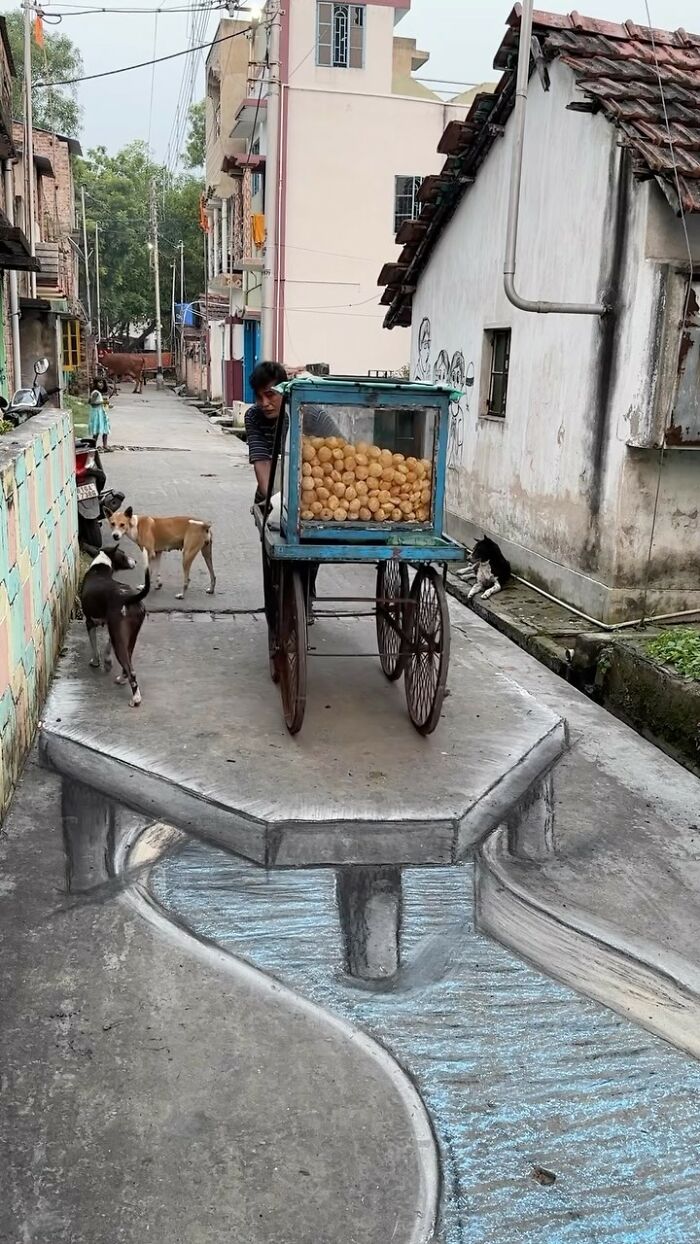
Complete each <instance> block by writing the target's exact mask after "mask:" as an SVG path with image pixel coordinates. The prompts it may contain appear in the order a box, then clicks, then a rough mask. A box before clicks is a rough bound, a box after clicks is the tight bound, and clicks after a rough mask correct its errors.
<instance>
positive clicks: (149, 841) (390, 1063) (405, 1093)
mask: <svg viewBox="0 0 700 1244" xmlns="http://www.w3.org/2000/svg"><path fill="white" fill-rule="evenodd" d="M180 836H182V837H183V838H188V837H189V835H188V834H184V833H183V834H181V831H179V830H173V828H172V827H171V826H169V825H165V824H164V823H163V822H162V821H155V822H153V823H152V824H150V825H147V826H145V828H144V826H143V825H142V824H141V825H136V826H134V827H133V828H132V829H131V831H129V832H127V833H125V834H124V835H123V836H120V837H119V839H118V841H117V843H116V845H115V850H114V868H115V872H116V874H117V876H122V877H124V879H125V880H127V878H128V874H127V871H126V864H127V860H128V859H129V862H133V863H134V864H135V865H136V866H138V865H139V863H141V866H143V862H144V861H139V854H141V855H143V854H145V855H146V858H149V857H150V858H151V860H152V862H153V863H154V864H155V862H156V860H157V859H158V857H159V856H160V855H161V854H162V851H163V849H164V847H165V845H166V844H167V842H168V841H172V840H173V837H178V838H179V837H180ZM154 848H155V850H154ZM120 900H121V901H123V902H124V903H125V904H126V905H127V906H129V907H131V908H132V909H133V910H134V911H136V912H137V913H138V914H139V915H140V916H141V917H142V918H143V919H144V920H147V921H148V923H149V924H151V925H153V927H154V928H155V929H156V930H157V931H158V932H159V933H160V934H161V935H162V936H163V937H165V938H166V939H167V940H169V941H171V942H174V943H175V945H177V946H180V947H183V946H184V947H186V949H187V950H188V951H189V953H191V954H194V955H195V957H196V958H198V959H200V960H202V962H204V963H206V964H207V966H208V967H211V968H214V969H215V970H216V971H221V972H224V973H226V974H228V975H229V976H231V977H233V978H234V979H236V980H238V981H240V982H241V983H243V984H245V985H248V986H249V987H252V988H254V989H257V990H258V991H259V992H262V993H266V994H271V995H274V996H275V999H276V1000H277V1001H283V1002H285V1003H286V1004H287V1005H288V1006H289V1007H290V1009H291V1010H293V1011H297V1012H300V1013H301V1014H303V1015H307V1016H311V1017H312V1018H314V1019H315V1020H320V1021H321V1022H322V1023H324V1024H326V1025H327V1026H328V1027H330V1028H333V1029H335V1031H336V1032H338V1033H341V1034H342V1035H343V1037H345V1038H346V1040H348V1041H349V1042H350V1043H351V1044H352V1045H354V1046H355V1047H356V1048H357V1047H359V1049H360V1050H361V1051H362V1052H363V1054H365V1055H366V1056H367V1057H368V1058H370V1059H372V1060H373V1061H374V1062H375V1063H376V1064H377V1065H378V1066H379V1068H380V1069H381V1071H382V1072H383V1073H384V1075H386V1076H387V1078H388V1079H389V1080H390V1082H391V1084H392V1085H393V1087H394V1088H395V1089H396V1092H397V1093H398V1095H399V1098H400V1099H401V1101H402V1103H403V1106H404V1108H405V1110H406V1113H407V1115H408V1118H409V1120H410V1123H411V1126H412V1128H413V1135H414V1139H415V1143H416V1149H417V1154H418V1169H419V1171H420V1173H421V1180H420V1185H419V1187H418V1190H417V1194H416V1209H415V1217H416V1221H415V1224H414V1226H413V1230H412V1232H411V1235H410V1236H409V1237H408V1238H407V1240H406V1244H434V1241H435V1235H434V1232H435V1229H436V1225H437V1215H438V1207H439V1197H440V1162H439V1157H438V1147H437V1142H436V1139H435V1134H434V1132H433V1127H432V1124H431V1121H430V1116H429V1114H428V1111H427V1110H426V1107H425V1105H424V1103H423V1100H422V1098H421V1097H420V1094H419V1093H418V1091H417V1089H416V1088H415V1087H414V1085H413V1084H412V1082H411V1080H410V1078H409V1076H408V1075H407V1074H406V1072H405V1071H404V1070H403V1069H402V1068H401V1066H400V1065H399V1063H398V1062H397V1061H396V1059H395V1058H394V1057H393V1055H392V1054H390V1053H389V1051H388V1050H387V1049H385V1048H384V1046H383V1045H381V1044H380V1043H379V1042H378V1041H376V1040H375V1039H374V1038H373V1037H370V1036H369V1035H368V1034H367V1033H366V1032H363V1031H362V1030H361V1029H359V1028H355V1027H353V1025H352V1024H350V1023H348V1021H347V1020H344V1019H341V1018H340V1016H338V1015H334V1014H333V1012H331V1011H327V1010H325V1009H324V1008H323V1007H321V1006H319V1005H318V1004H317V1003H316V1002H311V1001H310V1000H309V999H308V998H305V997H304V996H303V995H302V994H299V993H297V992H296V990H294V989H290V988H289V986H288V985H282V984H281V983H280V982H279V981H276V980H274V979H273V978H272V977H270V976H268V975H267V974H266V973H265V972H263V971H261V969H260V968H256V967H254V966H253V965H252V964H251V963H248V962H247V961H246V960H244V959H240V958H239V957H238V956H237V955H234V954H232V953H231V952H230V951H227V950H223V949H222V948H221V947H220V946H216V945H215V944H214V943H213V942H209V941H206V940H205V939H203V938H201V937H199V936H198V935H197V934H196V933H194V932H193V931H192V930H191V929H190V928H188V926H187V925H185V924H178V923H176V922H175V921H174V920H173V919H172V918H171V917H169V916H168V915H166V913H165V910H164V908H162V907H161V906H160V904H159V903H158V902H157V900H156V899H155V897H154V896H153V894H152V893H151V891H150V890H149V889H148V886H147V884H146V882H144V880H143V879H140V880H138V881H135V882H132V883H131V884H129V885H127V886H126V887H125V889H124V890H123V891H122V893H121V894H120Z"/></svg>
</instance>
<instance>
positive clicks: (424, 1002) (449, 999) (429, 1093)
mask: <svg viewBox="0 0 700 1244" xmlns="http://www.w3.org/2000/svg"><path fill="white" fill-rule="evenodd" d="M472 882H473V873H472V867H471V865H466V866H464V867H460V868H435V869H406V870H405V872H404V887H405V900H404V927H403V934H402V955H403V960H404V968H403V970H402V973H401V976H400V978H399V987H398V988H397V989H387V988H386V987H384V988H383V989H382V990H380V991H379V992H372V991H371V990H369V989H367V988H360V987H358V986H357V985H353V984H349V983H348V982H347V981H346V980H345V979H344V978H343V975H342V970H341V949H340V941H339V932H338V921H337V916H336V912H335V898H334V881H333V874H332V872H330V871H327V870H314V871H306V870H304V871H286V872H285V871H283V872H275V873H271V874H266V873H264V872H262V871H260V870H257V869H255V868H253V867H251V866H250V865H246V864H244V863H241V862H240V861H238V860H236V859H235V858H233V857H231V856H229V855H226V854H225V853H224V852H222V851H218V850H216V849H214V848H210V847H207V846H205V845H203V844H201V843H194V842H192V843H191V844H190V845H188V846H187V847H186V848H185V849H184V850H183V851H182V852H181V853H179V854H176V855H173V856H171V857H168V858H164V859H162V860H161V861H160V862H159V863H158V864H157V865H156V866H155V868H154V870H153V873H152V875H151V888H152V890H153V893H154V895H155V897H156V898H157V899H158V901H159V902H160V903H161V904H162V906H163V907H164V908H165V909H166V911H167V910H169V911H171V912H172V913H173V914H175V915H177V916H178V917H179V919H181V920H183V921H184V922H185V923H186V924H187V925H188V926H189V927H190V928H191V929H192V930H193V931H194V932H196V933H197V934H198V935H199V936H201V937H204V938H207V939H209V940H211V941H213V942H216V943H217V944H219V945H220V946H222V947H223V948H224V949H227V950H229V951H231V952H232V953H235V954H237V955H240V956H242V957H243V958H245V959H248V960H249V961H250V962H251V963H253V964H255V966H256V967H258V968H261V969H263V970H264V971H266V972H268V973H270V974H271V975H273V976H276V977H278V978H279V979H280V980H282V981H283V982H284V983H285V984H287V985H289V986H291V987H292V988H295V989H297V990H298V991H299V992H300V993H302V994H304V995H306V996H307V997H308V998H311V999H312V1000H313V1001H314V1002H317V1003H319V1004H320V1005H322V1006H324V1007H326V1008H327V1009H328V1010H331V1011H335V1012H336V1013H337V1014H340V1015H342V1016H343V1017H344V1018H346V1019H348V1020H350V1021H351V1022H352V1023H354V1024H356V1025H359V1026H361V1027H363V1028H364V1029H366V1030H367V1031H368V1032H369V1033H370V1034H371V1035H372V1036H374V1037H375V1038H377V1039H378V1040H380V1041H381V1042H383V1044H384V1045H385V1046H387V1048H388V1049H390V1050H391V1051H392V1053H393V1054H394V1056H395V1057H396V1058H397V1059H398V1061H399V1062H400V1063H401V1065H402V1066H403V1067H404V1068H406V1070H407V1071H409V1072H410V1074H411V1075H412V1076H413V1078H414V1080H415V1082H416V1083H417V1085H418V1087H419V1089H420V1091H421V1093H422V1095H423V1099H424V1101H425V1103H426V1106H427V1108H428V1110H429V1112H430V1115H431V1117H432V1120H433V1124H434V1127H435V1130H436V1134H437V1137H438V1142H439V1145H440V1152H441V1159H442V1166H443V1195H442V1211H441V1224H440V1229H439V1232H438V1239H439V1241H440V1244H487V1241H488V1242H489V1244H592V1242H594V1241H596V1242H597V1241H605V1242H606V1244H611V1242H614V1244H690V1242H691V1241H695V1240H697V1239H698V1238H700V1229H699V1228H698V1221H700V1213H699V1211H700V1179H698V1168H699V1165H700V1162H699V1159H698V1150H699V1142H700V1065H698V1064H697V1063H696V1062H695V1061H694V1060H693V1059H690V1058H686V1057H685V1056H683V1055H682V1054H680V1053H679V1052H677V1051H676V1050H674V1049H673V1048H672V1047H670V1046H668V1045H666V1044H665V1043H664V1042H662V1041H660V1040H657V1039H656V1038H653V1037H651V1036H650V1035H649V1034H647V1033H646V1032H644V1031H643V1030H641V1029H639V1028H637V1027H636V1026H634V1025H633V1024H630V1023H628V1022H627V1021H625V1020H622V1019H620V1018H619V1017H618V1016H616V1015H614V1014H613V1013H612V1012H610V1011H607V1010H605V1009H604V1008H602V1007H599V1006H598V1005H596V1004H595V1003H593V1002H589V1001H587V1000H585V999H582V998H579V997H578V996H577V995H576V994H574V993H572V992H571V991H570V990H568V989H565V988H564V987H562V986H559V985H557V984H555V983H553V982H551V981H549V980H547V979H546V978H545V977H543V976H541V975H540V974H539V973H538V972H536V971H533V970H532V969H531V968H529V967H527V966H526V965H524V964H522V963H520V962H519V961H518V960H517V959H515V958H514V957H513V956H512V955H510V954H509V953H508V952H506V951H505V950H503V949H502V948H500V947H499V946H497V945H496V944H495V943H492V942H490V941H489V940H487V939H486V938H483V937H481V936H480V935H479V934H477V933H475V932H474V930H473V924H472ZM536 1168H544V1170H545V1171H550V1172H552V1173H553V1174H554V1175H555V1176H556V1181H555V1182H554V1183H550V1184H546V1183H541V1182H538V1179H537V1178H536V1177H535V1174H536ZM540 1178H546V1177H543V1176H540Z"/></svg>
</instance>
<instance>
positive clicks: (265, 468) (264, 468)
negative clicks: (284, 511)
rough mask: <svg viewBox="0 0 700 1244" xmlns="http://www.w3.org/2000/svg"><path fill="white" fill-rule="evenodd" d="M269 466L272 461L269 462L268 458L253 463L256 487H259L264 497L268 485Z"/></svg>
mask: <svg viewBox="0 0 700 1244" xmlns="http://www.w3.org/2000/svg"><path fill="white" fill-rule="evenodd" d="M271 466H272V463H271V462H270V459H269V458H268V459H266V460H265V461H263V462H254V463H253V470H254V471H255V478H256V480H257V481H258V488H259V489H260V491H261V493H262V494H263V496H265V497H266V496H267V490H268V488H269V485H270V467H271Z"/></svg>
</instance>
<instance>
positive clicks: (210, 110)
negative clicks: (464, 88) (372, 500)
mask: <svg viewBox="0 0 700 1244" xmlns="http://www.w3.org/2000/svg"><path fill="white" fill-rule="evenodd" d="M273 3H275V4H276V0H269V3H268V5H267V6H266V9H265V11H264V13H263V15H262V18H261V20H260V22H259V24H258V26H257V28H256V29H255V30H254V31H252V32H251V31H250V30H249V29H248V32H247V33H246V26H247V23H244V22H240V21H238V22H233V21H224V22H222V23H221V24H220V26H219V30H218V31H217V35H216V38H215V41H214V43H213V45H212V49H211V52H210V55H209V57H208V60H207V114H206V138H207V160H206V184H207V203H206V208H207V214H208V219H209V231H208V235H207V237H208V252H209V289H210V291H211V293H212V294H215V295H218V296H219V297H221V295H223V294H226V295H227V296H228V308H229V314H228V316H223V317H220V318H218V319H215V320H212V319H211V317H210V333H209V338H210V391H211V392H212V395H213V396H218V395H223V398H224V401H225V402H226V403H227V404H232V403H233V401H235V400H241V399H243V400H245V399H246V398H247V397H248V394H247V393H246V377H247V376H248V374H249V372H250V370H251V368H252V366H253V365H254V363H255V361H256V360H257V359H258V357H259V354H260V348H261V347H260V339H261V335H260V319H261V311H262V285H263V268H264V265H265V262H266V253H267V252H266V243H267V242H269V241H270V240H271V241H272V242H273V244H274V245H273V246H272V248H271V253H273V254H276V256H277V260H276V270H275V272H274V295H273V298H272V301H273V303H274V306H273V307H272V309H271V315H272V318H273V323H272V331H271V334H270V337H271V340H272V342H273V343H274V344H273V351H274V353H275V354H276V356H277V357H278V358H280V359H283V360H285V361H286V362H287V363H290V364H298V365H302V366H306V365H308V364H312V363H325V364H327V365H328V366H329V367H330V369H331V371H332V372H335V373H355V374H365V375H366V374H367V373H369V372H373V371H374V372H391V371H397V370H400V369H401V368H402V367H404V366H406V365H407V364H408V361H409V354H410V341H409V337H408V334H407V333H402V332H399V333H397V332H394V333H387V332H386V331H385V330H384V329H383V328H382V319H383V315H382V310H381V308H380V306H379V292H380V291H379V290H378V288H377V283H376V282H377V270H378V266H379V265H380V264H381V262H382V260H384V259H386V258H387V255H388V254H390V253H391V252H392V250H393V251H394V253H395V254H396V255H397V256H398V254H399V248H398V247H397V246H396V245H395V242H394V238H395V234H396V231H397V229H398V228H399V227H400V226H401V225H402V223H403V222H404V221H410V220H411V219H412V218H413V217H414V216H415V215H416V214H417V212H418V210H419V202H420V186H421V182H422V180H423V178H424V177H426V176H428V175H429V174H432V173H437V172H438V171H439V168H440V163H441V162H440V157H439V155H438V154H437V145H438V142H439V139H440V136H441V134H442V132H443V130H444V128H445V126H446V125H447V124H448V122H449V121H450V120H461V119H462V118H463V117H464V115H465V112H466V108H467V103H468V101H467V100H465V99H459V100H458V101H452V102H451V103H445V102H444V101H443V100H442V99H440V98H439V97H438V96H437V95H436V94H434V93H433V92H432V91H430V90H428V88H427V87H426V86H425V85H424V84H423V83H422V82H420V81H417V80H416V77H415V76H414V74H415V73H416V71H417V70H419V69H421V68H422V67H423V66H424V65H425V63H426V61H427V59H428V55H427V53H425V52H420V51H419V50H418V49H417V48H416V44H415V40H413V39H404V38H397V37H395V35H394V27H395V24H396V22H397V21H399V20H400V18H401V17H403V16H404V14H405V13H406V12H407V11H408V8H409V5H410V0H396V3H391V0H365V2H364V3H361V4H347V3H334V2H330V0H289V3H286V4H285V5H284V6H283V9H282V10H281V11H280V12H279V21H280V24H281V34H280V56H279V66H276V65H275V64H272V65H270V26H271V18H272V16H273V13H272V5H273ZM271 76H272V78H273V81H275V80H276V79H277V77H278V78H279V85H280V103H279V127H278V128H279V148H278V161H277V163H278V169H279V176H278V178H277V180H276V184H274V185H271V184H270V182H269V178H267V177H266V163H267V155H268V116H267V114H268V103H271V97H270V96H269V93H268V92H269V85H270V78H271ZM270 195H275V196H276V207H277V211H276V213H275V215H276V229H275V237H274V238H273V239H267V238H266V215H268V214H269V207H270V198H269V196H270ZM266 208H267V209H268V211H267V213H266Z"/></svg>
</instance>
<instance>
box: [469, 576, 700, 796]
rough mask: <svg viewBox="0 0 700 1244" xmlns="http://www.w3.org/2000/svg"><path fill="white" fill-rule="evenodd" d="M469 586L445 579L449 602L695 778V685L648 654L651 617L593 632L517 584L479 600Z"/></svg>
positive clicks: (699, 754) (698, 735)
mask: <svg viewBox="0 0 700 1244" xmlns="http://www.w3.org/2000/svg"><path fill="white" fill-rule="evenodd" d="M470 586H471V584H469V583H465V582H463V581H462V580H460V579H458V578H456V577H455V576H454V575H451V576H449V577H448V584H447V589H448V591H449V593H450V595H452V596H454V597H455V599H456V600H459V601H460V602H461V603H462V604H465V605H466V604H467V603H468V604H469V607H470V608H471V609H473V610H474V612H475V613H477V614H478V616H479V617H481V618H483V619H484V620H485V621H486V622H488V623H489V624H490V625H491V626H493V627H495V628H496V630H498V631H500V632H501V634H503V635H506V636H507V638H508V639H511V640H512V641H513V642H514V643H516V644H517V645H518V647H519V648H523V649H524V650H525V651H526V652H529V653H530V655H531V656H533V657H536V658H537V660H538V661H540V662H541V663H542V664H543V665H545V666H546V667H547V668H548V669H550V670H552V671H553V673H555V674H558V675H559V676H560V677H561V678H564V679H565V680H566V681H567V682H568V683H569V684H570V685H571V686H573V687H575V688H576V690H577V691H581V692H583V693H584V695H587V696H588V697H589V698H590V699H592V700H594V701H595V703H596V704H600V705H601V706H602V707H603V708H606V709H607V710H608V711H609V712H611V713H613V714H614V715H615V716H616V717H618V718H620V720H621V721H624V722H625V723H626V724H627V725H628V726H632V728H633V729H634V730H636V731H637V732H638V733H639V734H641V735H642V736H643V738H646V739H649V741H650V742H652V743H655V744H656V746H657V747H660V748H661V749H662V750H663V751H665V752H666V753H667V754H668V755H669V756H672V757H673V759H674V760H677V761H678V762H679V764H682V765H684V766H685V767H686V768H687V769H690V771H691V772H692V773H695V774H698V775H699V776H700V683H698V682H696V681H693V680H692V679H688V678H684V677H682V676H681V675H680V674H679V673H677V672H676V671H675V670H673V669H672V668H670V667H669V666H664V665H662V664H660V663H659V662H658V661H656V660H653V659H652V658H651V657H650V656H649V655H648V653H647V651H646V645H647V641H648V640H650V639H652V638H653V637H654V636H656V635H659V634H661V633H663V630H662V628H660V627H659V626H653V625H652V624H651V623H650V624H649V625H648V626H647V627H646V628H644V629H641V628H640V629H638V630H627V631H620V632H610V631H592V630H591V629H590V625H589V624H588V623H585V622H583V621H582V619H581V618H577V617H576V615H574V614H573V613H571V612H569V611H568V610H567V609H566V608H563V607H558V606H556V605H553V604H551V603H550V602H547V601H546V600H543V599H542V598H541V597H540V598H539V599H538V598H537V597H536V594H535V592H534V590H529V589H527V588H524V587H523V586H521V585H520V584H514V585H513V586H509V587H507V588H506V590H505V591H504V592H502V593H500V594H499V595H497V596H495V597H493V598H492V599H490V600H488V601H485V602H484V601H482V600H480V599H479V598H477V599H475V600H474V601H469V602H468V601H467V597H468V593H469V588H470ZM679 621H683V619H680V620H679ZM686 621H687V620H686ZM672 625H673V623H672V622H669V623H668V625H667V626H666V628H665V629H669V627H671V626H672Z"/></svg>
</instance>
